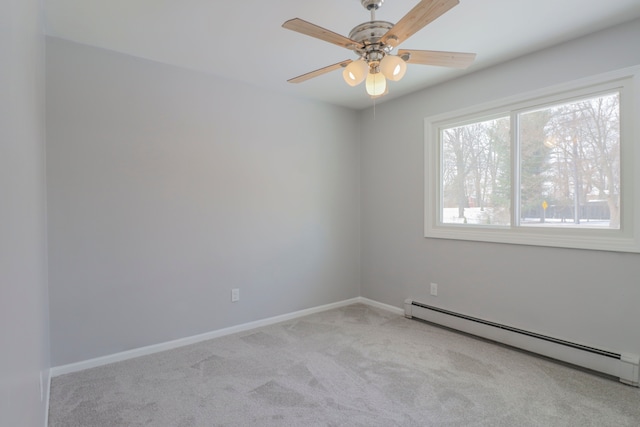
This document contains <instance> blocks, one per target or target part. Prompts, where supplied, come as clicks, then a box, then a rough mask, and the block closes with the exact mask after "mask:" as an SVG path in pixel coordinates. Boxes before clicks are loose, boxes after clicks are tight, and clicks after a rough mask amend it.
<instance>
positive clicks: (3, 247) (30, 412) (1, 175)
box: [0, 0, 50, 427]
mask: <svg viewBox="0 0 640 427" xmlns="http://www.w3.org/2000/svg"><path fill="white" fill-rule="evenodd" d="M40 12H41V11H40V2H38V1H35V0H28V1H26V0H23V1H19V2H18V1H12V2H2V4H1V5H0V29H1V32H0V219H1V220H0V425H1V426H24V427H30V426H43V425H44V422H45V408H46V406H45V402H46V399H47V394H46V385H47V382H48V370H49V366H50V364H49V327H48V301H47V271H46V229H45V214H46V212H45V182H44V157H45V156H44V109H43V106H44V94H45V92H44V36H43V35H42V34H41V31H40ZM41 374H42V380H43V385H44V390H43V391H44V394H43V396H42V398H41V389H40V375H41Z"/></svg>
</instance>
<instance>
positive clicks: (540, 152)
mask: <svg viewBox="0 0 640 427" xmlns="http://www.w3.org/2000/svg"><path fill="white" fill-rule="evenodd" d="M619 101H620V96H619V93H613V94H607V95H603V96H598V97H595V98H589V99H584V100H580V101H575V102H571V103H568V104H563V105H555V106H551V107H546V108H544V109H540V110H536V111H530V112H527V113H522V114H519V116H518V119H519V132H518V133H519V135H518V137H519V143H520V161H519V163H520V184H521V185H520V189H521V190H520V219H519V220H520V225H522V226H543V227H572V228H576V227H580V228H586V227H589V228H593V227H600V228H613V229H619V228H620V102H619Z"/></svg>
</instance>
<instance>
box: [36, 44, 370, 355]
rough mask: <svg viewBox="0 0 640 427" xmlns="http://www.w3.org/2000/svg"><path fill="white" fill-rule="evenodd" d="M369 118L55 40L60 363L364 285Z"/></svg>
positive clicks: (53, 166)
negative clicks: (365, 123) (364, 163)
mask: <svg viewBox="0 0 640 427" xmlns="http://www.w3.org/2000/svg"><path fill="white" fill-rule="evenodd" d="M357 121H358V114H357V113H356V112H354V111H351V110H347V109H343V108H338V107H334V106H329V105H326V104H322V103H314V102H309V101H304V100H299V99H294V98H289V97H285V96H282V95H278V94H276V93H270V92H266V91H264V90H262V89H260V88H258V87H250V86H247V85H245V84H240V83H236V82H233V81H228V80H223V79H219V78H216V77H214V76H207V75H204V74H198V73H195V72H190V71H186V70H182V69H179V68H174V67H169V66H165V65H161V64H158V63H154V62H151V61H146V60H142V59H136V58H132V57H128V56H125V55H121V54H116V53H113V52H109V51H105V50H100V49H96V48H91V47H86V46H82V45H77V44H72V43H69V42H66V41H62V40H58V39H48V41H47V144H48V149H47V169H48V172H47V178H48V181H47V184H48V209H49V217H48V219H49V255H50V260H49V263H50V293H51V329H52V332H51V337H52V338H51V339H52V363H53V365H54V366H59V365H63V364H67V363H72V362H77V361H82V360H86V359H90V358H94V357H97V356H103V355H109V354H113V353H116V352H120V351H124V350H129V349H133V348H137V347H141V346H145V345H150V344H155V343H160V342H165V341H168V340H172V339H177V338H183V337H186V336H191V335H194V334H199V333H204V332H209V331H212V330H216V329H220V328H224V327H228V326H232V325H237V324H241V323H245V322H249V321H254V320H258V319H263V318H268V317H271V316H275V315H280V314H284V313H289V312H293V311H296V310H300V309H305V308H310V307H315V306H319V305H322V304H327V303H332V302H336V301H341V300H344V299H348V298H352V297H356V296H358V295H359V294H360V265H359V253H360V248H359V243H360V235H359V232H360V219H359V218H360V216H359V215H360V212H359V206H360V201H359V174H360V171H359V161H360V152H359V135H358V130H359V128H358V124H357ZM235 287H238V288H240V296H241V299H240V301H239V302H237V303H233V304H232V303H231V302H230V290H231V288H235Z"/></svg>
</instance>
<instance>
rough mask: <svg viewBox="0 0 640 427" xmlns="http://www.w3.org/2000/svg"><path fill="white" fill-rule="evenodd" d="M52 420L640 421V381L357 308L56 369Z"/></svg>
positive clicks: (95, 425)
mask: <svg viewBox="0 0 640 427" xmlns="http://www.w3.org/2000/svg"><path fill="white" fill-rule="evenodd" d="M49 425H50V426H51V427H62V426H64V427H74V426H83V427H89V426H91V427H99V426H109V427H112V426H154V427H164V426H171V427H191V426H207V427H208V426H251V425H256V426H509V427H512V426H545V427H546V426H581V427H583V426H634V427H637V426H639V425H640V390H639V389H637V388H633V387H629V386H625V385H623V384H621V383H618V382H616V381H615V380H612V379H610V378H604V377H601V376H598V375H594V374H593V373H589V372H584V371H582V370H578V369H574V368H571V367H568V366H564V365H561V364H558V363H555V362H552V361H549V360H546V359H543V358H539V357H536V356H532V355H530V354H526V353H523V352H520V351H516V350H513V349H510V348H507V347H504V346H500V345H496V344H492V343H489V342H486V341H483V340H480V339H476V338H473V337H469V336H466V335H462V334H458V333H455V332H452V331H449V330H445V329H443V328H439V327H436V326H433V325H430V324H427V323H424V322H420V321H416V320H409V319H405V318H404V317H402V316H399V315H396V314H393V313H389V312H386V311H383V310H379V309H376V308H372V307H369V306H366V305H362V304H355V305H351V306H348V307H344V308H340V309H335V310H330V311H326V312H323V313H318V314H313V315H310V316H306V317H303V318H299V319H296V320H291V321H287V322H283V323H279V324H276V325H272V326H268V327H263V328H259V329H255V330H252V331H247V332H243V333H239V334H235V335H230V336H226V337H222V338H217V339H214V340H210V341H206V342H203V343H199V344H195V345H191V346H188V347H183V348H179V349H176V350H171V351H167V352H163V353H158V354H155V355H151V356H145V357H141V358H137V359H132V360H128V361H124V362H119V363H115V364H112V365H108V366H103V367H99V368H94V369H90V370H86V371H82V372H77V373H73V374H68V375H64V376H60V377H56V378H53V381H52V389H51V400H50V415H49Z"/></svg>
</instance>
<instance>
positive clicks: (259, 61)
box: [45, 0, 640, 109]
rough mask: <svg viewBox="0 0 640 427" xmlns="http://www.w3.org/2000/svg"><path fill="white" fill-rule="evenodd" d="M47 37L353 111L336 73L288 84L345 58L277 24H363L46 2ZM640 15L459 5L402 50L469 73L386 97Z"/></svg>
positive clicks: (434, 74)
mask: <svg viewBox="0 0 640 427" xmlns="http://www.w3.org/2000/svg"><path fill="white" fill-rule="evenodd" d="M45 2H46V31H47V34H48V35H51V36H55V37H60V38H63V39H67V40H72V41H75V42H78V43H83V44H88V45H92V46H97V47H102V48H106V49H110V50H114V51H117V52H122V53H126V54H129V55H133V56H138V57H141V58H146V59H151V60H154V61H159V62H162V63H166V64H172V65H177V66H180V67H184V68H188V69H192V70H197V71H202V72H205V73H210V74H213V75H218V76H223V77H226V78H229V79H233V80H239V81H243V82H248V83H250V84H253V85H258V86H261V87H263V88H267V89H269V90H274V91H278V92H284V93H288V94H292V95H294V96H302V97H307V98H312V99H317V100H321V101H325V102H329V103H333V104H337V105H343V106H346V107H350V108H355V109H360V108H365V107H369V106H371V103H372V101H371V99H370V98H369V97H368V96H367V95H366V93H365V90H364V87H363V86H357V87H354V88H352V87H349V86H347V85H346V83H344V81H343V80H342V76H341V73H340V71H333V72H331V73H329V74H325V75H323V76H320V77H317V78H315V79H312V80H309V81H307V82H304V83H300V84H290V83H287V82H286V80H287V79H289V78H291V77H295V76H298V75H300V74H304V73H306V72H309V71H313V70H315V69H318V68H321V67H324V66H327V65H330V64H334V63H336V62H339V61H342V60H344V59H355V57H354V56H353V53H352V52H351V51H349V50H346V49H342V48H340V47H338V46H336V45H333V44H329V43H326V42H323V41H320V40H316V39H313V38H310V37H308V36H305V35H302V34H299V33H295V32H292V31H289V30H285V29H283V28H281V25H282V23H283V22H284V21H286V20H288V19H290V18H294V17H298V18H302V19H304V20H307V21H310V22H312V23H314V24H317V25H320V26H322V27H325V28H327V29H329V30H332V31H334V32H336V33H339V34H342V35H345V36H348V34H349V31H351V29H352V28H353V27H355V26H356V25H358V24H360V23H362V22H365V21H368V20H369V18H370V17H369V12H368V11H366V10H365V9H364V8H362V6H361V4H360V0H322V1H311V0H306V1H304V0H271V1H258V0H45ZM417 3H418V0H386V1H385V3H384V5H383V7H382V8H381V9H379V10H378V12H377V19H378V20H384V21H390V22H397V21H398V20H399V19H400V18H401V17H402V16H403V15H404V14H405V13H407V12H408V11H409V10H410V9H411V8H412V7H413V6H415V5H416V4H417ZM638 17H640V1H639V0H597V1H596V0H461V1H460V4H459V5H458V6H456V7H454V8H453V9H452V10H450V11H449V12H447V13H446V14H444V15H443V16H441V17H440V18H438V19H437V20H436V21H434V22H433V23H431V24H429V25H428V26H427V27H425V28H424V29H422V30H421V31H419V32H418V33H416V34H415V35H413V36H412V37H411V38H410V39H408V40H407V41H405V42H404V43H403V44H402V45H400V47H401V48H406V49H425V50H447V51H459V52H475V53H477V55H478V56H477V58H476V61H475V62H474V64H473V65H472V66H471V67H469V68H468V69H467V70H450V69H447V68H441V67H431V66H423V65H413V64H410V65H409V66H408V70H407V74H406V75H405V77H404V79H403V80H402V81H400V82H391V83H390V87H389V94H388V95H386V96H385V97H384V98H382V99H380V100H378V101H377V102H383V101H384V100H388V99H392V98H394V97H398V96H401V95H404V94H407V93H409V92H413V91H416V90H418V89H422V88H425V87H428V86H430V85H433V84H436V83H439V82H442V81H444V80H448V79H452V78H455V77H458V76H460V75H462V74H464V73H470V72H473V71H476V70H478V69H481V68H486V67H488V66H491V65H493V64H496V63H499V62H502V61H505V60H509V59H511V58H515V57H517V56H520V55H523V54H526V53H529V52H532V51H535V50H538V49H541V48H544V47H547V46H551V45H554V44H557V43H560V42H563V41H566V40H570V39H572V38H575V37H578V36H581V35H584V34H587V33H591V32H594V31H597V30H600V29H603V28H606V27H609V26H612V25H615V24H617V23H621V22H625V21H629V20H632V19H635V18H638Z"/></svg>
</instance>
